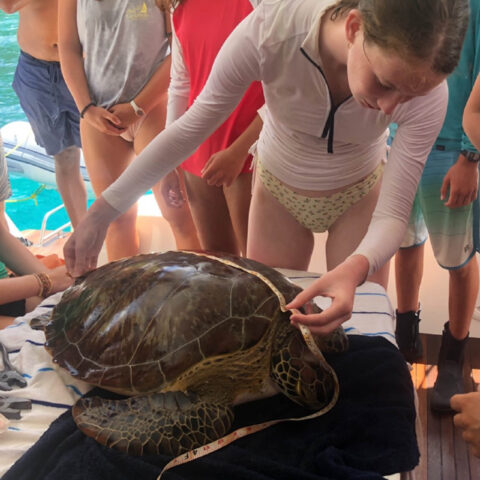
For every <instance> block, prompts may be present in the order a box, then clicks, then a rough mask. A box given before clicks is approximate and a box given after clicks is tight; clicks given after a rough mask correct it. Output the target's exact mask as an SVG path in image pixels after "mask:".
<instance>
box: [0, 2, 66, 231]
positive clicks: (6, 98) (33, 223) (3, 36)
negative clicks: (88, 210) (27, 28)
mask: <svg viewBox="0 0 480 480" xmlns="http://www.w3.org/2000/svg"><path fill="white" fill-rule="evenodd" d="M17 25H18V14H13V15H7V14H5V13H3V12H0V127H2V126H3V125H5V124H7V123H9V122H13V121H16V120H25V121H26V120H27V119H26V118H25V115H24V113H23V111H22V109H21V108H20V105H19V104H18V99H17V96H16V95H15V92H14V91H13V89H12V87H11V84H12V80H13V74H14V72H15V67H16V65H17V59H18V54H19V48H18V44H17V36H16V32H17ZM10 183H11V185H12V191H13V195H12V197H11V198H10V199H9V200H8V201H7V203H6V211H7V213H8V215H9V216H10V218H11V219H12V220H13V222H14V223H15V225H16V226H17V227H18V228H19V229H20V230H25V229H30V228H31V229H39V228H40V226H41V222H42V219H43V217H44V215H45V213H47V212H48V211H50V210H52V209H53V208H54V207H56V206H57V205H60V204H61V203H62V199H61V197H60V195H59V193H58V192H57V191H56V190H53V189H44V190H42V191H41V192H40V193H39V194H38V195H35V196H34V198H31V199H28V200H27V198H28V197H30V196H32V194H33V193H34V192H36V191H38V190H39V187H40V184H38V183H37V182H33V181H31V180H29V179H26V178H22V177H18V176H15V175H10ZM66 222H68V217H67V215H66V213H65V210H62V211H61V212H59V213H57V214H55V215H54V216H53V217H52V219H51V221H49V222H48V225H47V227H48V228H56V227H59V226H61V225H63V224H64V223H66Z"/></svg>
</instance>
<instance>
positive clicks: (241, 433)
mask: <svg viewBox="0 0 480 480" xmlns="http://www.w3.org/2000/svg"><path fill="white" fill-rule="evenodd" d="M183 253H189V254H192V255H197V256H198V257H206V258H210V259H211V260H215V261H217V262H220V263H223V264H225V265H228V266H230V267H233V268H236V269H238V270H243V271H244V272H246V273H249V274H250V275H254V276H255V277H257V278H259V279H260V280H261V281H262V282H263V283H265V284H266V285H267V286H268V287H269V288H270V290H272V292H273V293H274V294H275V295H276V296H277V297H278V300H279V302H280V309H281V311H282V312H288V311H291V312H292V313H298V310H297V309H288V308H285V305H286V301H285V297H284V296H283V294H282V292H280V290H278V288H277V287H276V286H275V285H274V284H273V283H272V282H271V281H270V280H269V279H268V278H266V277H265V276H264V275H262V274H261V273H259V272H257V271H255V270H249V269H248V268H245V267H242V266H241V265H238V264H236V263H235V262H232V261H230V260H227V259H224V258H218V257H215V256H214V255H208V254H206V253H199V252H189V251H184V252H183ZM299 328H300V332H301V333H302V336H303V338H304V340H305V343H306V344H307V347H308V349H309V350H310V352H312V354H313V355H314V356H315V357H316V358H317V359H318V360H319V361H320V363H321V364H322V365H323V366H324V367H325V368H326V369H327V370H328V371H329V372H330V374H331V375H332V376H333V379H334V384H335V389H334V392H333V396H332V399H331V400H330V402H329V403H328V404H327V405H326V406H325V407H323V408H322V409H320V410H318V411H317V412H315V413H312V414H311V415H307V416H305V417H299V418H279V419H276V420H270V421H268V422H263V423H257V424H255V425H249V426H247V427H241V428H239V429H237V430H234V431H233V432H231V433H229V434H228V435H225V436H224V437H222V438H219V439H218V440H215V441H213V442H210V443H208V444H206V445H202V446H201V447H199V448H195V449H193V450H190V451H188V452H186V453H183V454H182V455H179V456H178V457H175V458H174V459H173V460H171V461H170V462H168V463H167V464H166V465H165V466H164V467H163V469H162V471H161V472H160V475H159V476H158V477H157V480H161V477H162V475H163V474H164V473H165V472H166V471H167V470H170V469H171V468H173V467H176V466H178V465H183V464H184V463H188V462H191V461H192V460H196V459H197V458H201V457H204V456H205V455H208V454H210V453H213V452H215V451H217V450H220V449H221V448H223V447H226V446H227V445H229V444H230V443H232V442H234V441H235V440H238V439H239V438H243V437H246V436H247V435H251V434H252V433H256V432H260V431H261V430H265V429H266V428H269V427H271V426H273V425H276V424H278V423H282V422H301V421H303V420H311V419H313V418H317V417H320V416H321V415H324V414H325V413H327V412H329V411H330V410H331V409H332V408H333V407H334V406H335V404H336V403H337V400H338V395H339V390H340V388H339V383H338V377H337V374H336V373H335V370H333V368H332V367H331V366H330V365H329V364H328V363H327V361H326V360H325V357H324V356H323V353H322V352H321V351H320V349H319V348H318V346H317V344H316V343H315V340H314V339H313V335H312V333H311V332H310V330H309V329H308V327H306V326H305V325H302V324H299Z"/></svg>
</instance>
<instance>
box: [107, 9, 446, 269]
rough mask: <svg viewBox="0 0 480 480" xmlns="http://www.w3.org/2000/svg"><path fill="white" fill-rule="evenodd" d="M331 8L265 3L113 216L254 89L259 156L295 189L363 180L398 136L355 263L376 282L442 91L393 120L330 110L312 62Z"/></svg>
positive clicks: (430, 136) (116, 201) (111, 198)
mask: <svg viewBox="0 0 480 480" xmlns="http://www.w3.org/2000/svg"><path fill="white" fill-rule="evenodd" d="M333 4H334V1H333V0H304V1H302V2H298V1H297V0H263V2H262V3H261V4H260V5H259V6H258V7H257V8H256V9H255V10H254V11H253V12H252V13H251V14H250V15H249V16H248V17H247V18H245V19H244V20H243V22H241V23H240V24H239V25H238V27H237V28H236V29H235V30H234V31H233V32H232V34H231V35H230V37H229V38H228V39H227V40H226V42H225V43H224V45H223V47H222V48H221V50H220V52H219V54H218V56H217V58H216V60H215V63H214V65H213V68H212V71H211V74H210V77H209V79H208V81H207V83H206V85H205V88H204V89H203V91H202V92H201V94H200V95H199V96H198V97H197V99H196V100H195V102H194V104H193V105H192V106H191V107H190V108H189V109H188V111H187V112H186V113H185V114H184V115H182V116H181V117H180V118H178V119H177V120H176V121H175V122H173V123H172V124H171V125H169V127H168V128H166V129H165V130H164V131H163V132H161V133H160V134H159V135H158V136H157V137H156V138H155V139H154V140H153V141H152V142H151V143H150V145H148V147H147V148H146V149H145V150H144V151H143V152H142V153H141V155H139V157H138V158H137V159H136V160H135V162H133V163H132V164H131V165H130V166H129V167H128V169H127V170H126V171H125V172H124V173H123V174H122V175H121V177H120V178H119V179H118V180H117V181H115V182H114V183H113V184H112V185H111V186H110V187H109V188H108V189H107V190H105V191H104V192H103V197H104V199H105V200H106V201H107V202H108V203H109V204H110V205H111V206H112V207H114V208H115V209H116V210H118V211H119V212H124V211H126V210H127V209H128V208H129V207H130V206H131V205H132V204H133V203H134V202H135V201H136V200H137V199H138V197H140V196H141V195H142V194H143V193H144V192H145V191H147V190H148V189H149V188H150V187H151V186H152V185H154V184H155V183H156V182H158V180H159V179H160V178H161V177H163V176H164V175H166V174H167V173H168V172H169V171H171V170H172V169H173V168H175V167H176V166H178V165H179V164H180V163H181V162H182V161H183V160H184V159H186V158H188V157H189V156H190V155H191V154H192V153H193V152H194V151H195V149H196V148H197V147H198V146H199V145H200V144H201V143H202V142H203V141H204V140H205V139H206V138H208V136H209V135H210V134H211V133H213V132H214V131H215V130H216V129H217V128H218V126H220V125H221V124H222V123H223V122H224V121H225V119H226V118H227V117H228V116H229V114H230V113H231V112H232V111H233V109H234V108H235V107H236V105H237V103H238V102H239V101H240V99H241V98H242V96H243V95H244V93H245V91H246V89H247V88H248V87H249V85H250V84H251V82H252V81H255V80H260V81H261V82H262V85H263V89H264V94H265V103H266V106H267V112H266V116H265V122H264V126H263V129H262V132H261V134H260V137H259V140H258V144H257V149H258V154H259V157H260V158H261V160H262V163H263V164H264V166H265V167H266V168H267V169H268V170H269V171H270V172H271V173H272V174H273V175H275V176H276V177H277V178H279V179H280V180H282V181H284V182H285V183H287V184H288V185H290V186H292V187H296V188H299V189H304V190H318V191H322V190H332V189H335V188H340V187H343V186H346V185H350V184H352V183H354V182H356V181H359V180H360V179H362V178H364V177H365V176H366V175H368V174H369V173H370V172H371V171H373V169H374V168H375V166H376V165H378V163H379V162H380V161H381V160H383V159H385V156H386V138H387V135H388V125H389V124H390V123H392V122H394V123H397V125H398V130H397V134H396V137H395V141H394V144H393V145H392V148H391V150H390V153H389V155H388V162H387V165H386V168H385V172H384V176H383V180H382V186H381V191H380V196H379V199H378V202H377V207H376V209H375V211H374V214H373V217H372V220H371V222H370V225H369V228H368V231H367V233H366V235H365V237H364V238H363V240H362V241H361V243H360V245H359V246H358V248H357V249H356V250H355V252H354V253H353V254H352V255H354V254H361V255H364V256H365V257H366V258H367V260H368V261H369V265H370V268H369V273H370V274H371V273H373V272H375V271H376V270H377V269H378V268H379V267H381V266H382V265H383V264H384V263H385V262H386V261H387V260H388V259H389V258H390V257H391V256H392V255H393V254H394V253H395V251H396V250H397V249H398V247H399V245H400V243H401V241H402V239H403V235H404V232H405V228H406V224H407V221H408V218H409V214H410V210H411V206H412V202H413V199H414V196H415V192H416V189H417V185H418V181H419V179H420V176H421V174H422V171H423V166H424V164H425V161H426V158H427V156H428V154H429V152H430V150H431V148H432V145H433V142H434V141H435V139H436V137H437V135H438V133H439V131H440V128H441V126H442V123H443V119H444V116H445V112H446V108H447V101H448V87H447V84H446V82H442V83H441V84H440V85H439V86H438V87H436V88H434V89H433V90H432V91H430V92H429V93H428V94H427V95H425V96H422V97H416V98H413V99H412V100H410V101H408V102H406V103H403V104H400V105H398V106H397V107H396V108H395V110H394V112H393V113H392V114H391V115H386V114H384V113H383V112H381V111H379V110H373V109H368V108H365V107H363V106H361V105H360V104H359V103H357V102H356V101H355V99H354V98H352V97H350V98H348V99H347V100H345V101H344V102H343V103H341V104H340V105H337V106H333V105H332V102H331V97H330V93H329V90H328V85H327V83H326V81H325V78H324V76H323V73H322V71H321V64H322V60H321V58H320V55H319V52H318V48H317V45H318V36H319V29H320V21H321V17H322V15H323V14H324V12H325V10H326V9H328V8H329V7H331V6H332V5H333Z"/></svg>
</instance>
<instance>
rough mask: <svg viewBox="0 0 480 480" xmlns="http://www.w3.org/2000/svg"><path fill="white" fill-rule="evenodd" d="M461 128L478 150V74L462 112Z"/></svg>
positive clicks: (479, 103) (479, 115) (479, 83)
mask: <svg viewBox="0 0 480 480" xmlns="http://www.w3.org/2000/svg"><path fill="white" fill-rule="evenodd" d="M463 129H464V130H465V133H466V134H467V136H468V138H469V139H470V141H471V142H472V143H473V145H474V146H475V148H476V149H477V150H480V75H479V76H478V77H477V80H476V81H475V85H474V86H473V89H472V92H471V93H470V97H469V99H468V102H467V105H466V106H465V110H464V112H463Z"/></svg>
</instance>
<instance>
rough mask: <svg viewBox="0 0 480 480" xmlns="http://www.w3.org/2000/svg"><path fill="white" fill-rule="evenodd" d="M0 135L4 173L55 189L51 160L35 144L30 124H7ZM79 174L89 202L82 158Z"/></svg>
mask: <svg viewBox="0 0 480 480" xmlns="http://www.w3.org/2000/svg"><path fill="white" fill-rule="evenodd" d="M0 131H1V134H2V140H3V147H4V151H5V156H6V160H7V166H8V172H9V173H10V174H15V175H19V176H21V177H24V178H28V179H30V180H33V181H35V182H38V183H42V184H45V185H47V186H50V187H54V188H56V180H55V160H54V158H53V157H52V156H51V155H48V154H47V152H46V151H45V149H44V148H43V147H40V146H39V145H37V144H36V143H35V136H34V135H33V131H32V128H31V126H30V124H29V123H28V122H22V121H18V122H11V123H8V124H7V125H5V126H3V127H2V128H1V129H0ZM80 172H81V174H82V177H83V180H84V181H85V185H86V187H87V192H88V196H89V198H95V195H94V193H93V189H92V185H91V183H90V179H89V177H88V172H87V168H86V167H85V162H84V160H83V155H82V156H81V160H80Z"/></svg>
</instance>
